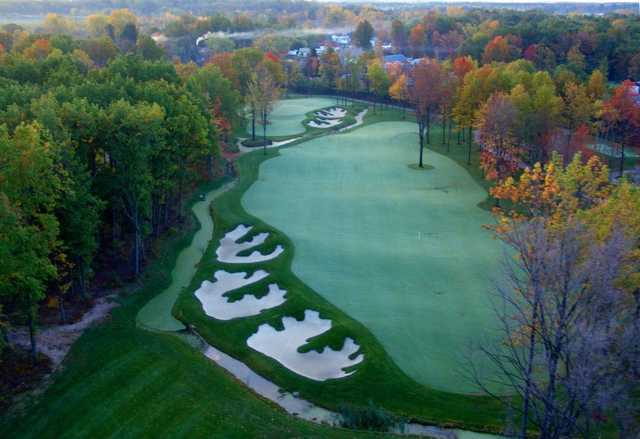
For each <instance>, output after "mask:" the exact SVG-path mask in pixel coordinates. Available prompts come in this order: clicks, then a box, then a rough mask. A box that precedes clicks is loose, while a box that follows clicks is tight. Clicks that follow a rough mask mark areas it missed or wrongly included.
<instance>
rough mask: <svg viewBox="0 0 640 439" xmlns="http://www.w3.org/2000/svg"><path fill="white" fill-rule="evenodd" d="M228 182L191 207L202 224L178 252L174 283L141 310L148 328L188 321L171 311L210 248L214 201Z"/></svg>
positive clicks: (172, 328) (174, 328)
mask: <svg viewBox="0 0 640 439" xmlns="http://www.w3.org/2000/svg"><path fill="white" fill-rule="evenodd" d="M230 184H231V183H228V184H227V185H225V186H223V187H221V188H218V189H215V190H211V191H210V192H208V193H207V195H206V196H203V198H202V199H201V200H200V201H197V202H196V203H194V204H193V207H192V208H191V210H192V212H193V214H194V216H195V218H196V220H197V221H198V223H199V224H200V228H199V229H198V231H197V232H196V233H195V235H194V236H193V239H192V241H191V244H190V245H189V246H187V247H185V248H184V249H182V251H180V253H179V254H178V258H177V260H176V264H175V267H174V268H173V270H172V271H171V283H170V284H169V286H168V287H167V288H166V289H164V290H163V291H162V292H160V293H159V294H158V295H157V296H155V297H154V298H153V299H151V300H150V301H149V302H148V303H147V304H146V305H145V306H144V307H143V308H142V309H141V310H140V312H139V313H138V315H137V317H136V320H137V322H138V323H139V324H140V325H142V326H143V327H144V328H147V329H151V330H154V331H169V332H170V331H180V330H182V329H184V328H185V327H184V325H183V324H182V323H181V322H179V321H178V320H176V318H175V317H173V316H172V315H171V309H172V308H173V304H174V303H175V301H176V298H177V297H178V294H180V291H181V290H182V289H183V288H185V287H187V286H188V285H189V283H190V282H191V278H193V275H194V274H195V272H196V269H197V265H198V263H199V262H200V260H201V259H202V255H203V254H204V251H205V250H206V248H207V244H208V242H209V239H210V238H211V235H212V234H213V219H212V218H211V214H210V212H209V207H210V206H211V202H212V201H213V200H214V199H215V198H216V197H217V196H218V195H219V194H221V193H222V192H224V191H225V190H226V189H227V188H228V186H229V185H230Z"/></svg>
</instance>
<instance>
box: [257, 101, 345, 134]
mask: <svg viewBox="0 0 640 439" xmlns="http://www.w3.org/2000/svg"><path fill="white" fill-rule="evenodd" d="M335 103H336V101H335V99H331V98H322V97H320V98H296V99H283V100H281V101H278V102H277V103H276V104H275V107H274V109H273V112H272V113H271V115H270V116H269V119H270V121H271V124H269V125H267V136H269V137H280V136H293V135H296V134H302V133H304V131H305V127H304V125H302V121H303V120H304V118H305V114H307V113H308V112H310V111H313V110H318V109H320V108H325V107H330V106H332V105H335ZM247 133H249V134H251V120H249V122H248V123H247ZM261 135H262V126H261V125H259V124H258V123H257V122H256V136H261Z"/></svg>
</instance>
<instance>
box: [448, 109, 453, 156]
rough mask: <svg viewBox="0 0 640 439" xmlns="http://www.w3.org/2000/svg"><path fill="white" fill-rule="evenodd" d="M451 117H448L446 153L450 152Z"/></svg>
mask: <svg viewBox="0 0 640 439" xmlns="http://www.w3.org/2000/svg"><path fill="white" fill-rule="evenodd" d="M451 119H452V118H451V116H449V135H448V136H447V152H450V151H451V129H452V126H451V125H452V121H451Z"/></svg>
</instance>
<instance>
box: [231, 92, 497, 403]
mask: <svg viewBox="0 0 640 439" xmlns="http://www.w3.org/2000/svg"><path fill="white" fill-rule="evenodd" d="M285 102H286V101H285ZM307 105H309V104H307ZM314 105H316V106H317V105H318V104H317V103H314ZM417 153H418V151H417V134H416V125H415V124H412V123H408V122H383V123H378V124H374V125H369V126H366V127H363V128H360V129H358V130H355V131H353V132H350V133H347V134H338V135H329V136H323V137H321V138H317V139H313V140H310V141H308V142H304V143H301V144H299V145H296V146H293V147H290V148H285V149H282V150H281V151H280V155H279V156H278V157H275V158H273V159H271V160H267V161H266V162H264V163H262V164H261V167H260V174H259V178H258V180H257V181H256V182H255V183H254V184H253V185H252V186H251V187H250V188H249V190H248V191H247V192H246V193H245V194H244V196H243V198H242V204H243V207H244V208H245V209H246V210H247V211H248V212H249V213H250V214H252V215H255V216H256V217H258V218H260V219H262V220H264V221H265V222H267V223H268V224H270V225H272V226H274V227H276V228H277V229H279V230H281V231H282V232H284V233H285V234H286V235H287V236H289V237H290V238H291V240H292V241H293V243H294V245H295V257H294V260H293V266H292V268H293V271H294V273H295V274H296V275H297V276H298V277H299V278H300V279H301V280H302V281H304V282H305V283H306V284H308V285H309V286H310V287H311V288H313V289H314V290H315V291H317V292H318V293H319V294H321V295H322V296H324V297H325V298H326V299H328V300H329V301H330V302H332V303H333V304H334V305H336V306H337V307H339V308H340V309H342V310H343V311H345V312H346V313H347V314H349V315H350V316H351V317H353V318H355V319H356V320H359V321H360V322H361V323H363V324H364V325H365V326H367V327H368V328H369V329H370V330H371V331H372V332H373V334H374V335H375V336H376V337H377V338H378V340H380V342H381V343H382V345H383V346H384V348H385V349H386V350H387V352H388V353H389V354H390V355H391V357H392V358H393V359H394V360H395V362H396V363H397V364H398V365H399V366H400V368H401V369H403V370H404V371H405V372H406V373H407V374H408V375H409V376H411V377H412V378H414V379H415V380H417V381H418V382H420V383H423V384H426V385H428V386H430V387H432V388H436V389H440V390H444V391H450V392H456V393H467V392H475V391H476V390H477V389H476V387H475V386H474V385H473V384H472V383H471V381H470V380H468V379H466V377H465V373H464V371H463V369H464V364H465V357H466V354H468V352H469V351H470V348H471V345H472V344H477V343H486V342H488V341H489V342H490V340H495V336H496V334H495V333H494V332H493V331H492V329H493V328H495V326H496V319H495V317H494V314H493V310H492V308H491V304H490V291H491V289H492V286H493V280H494V279H493V277H494V276H496V275H497V274H498V273H499V261H500V258H501V256H502V249H501V246H500V244H499V243H498V241H496V240H494V239H493V237H492V236H491V234H490V232H488V231H487V230H485V229H484V228H483V225H484V224H489V223H491V222H492V217H491V215H490V214H489V213H488V212H487V211H485V210H482V209H480V208H479V207H477V204H478V203H479V202H481V201H483V200H484V199H485V198H486V195H487V194H486V192H485V190H484V189H483V188H482V187H481V186H479V185H478V183H476V182H475V181H474V180H473V178H472V177H471V176H470V175H469V173H468V172H467V171H466V170H465V169H464V168H463V167H461V166H460V165H458V164H456V163H455V162H454V161H452V160H451V159H449V158H447V157H445V156H443V155H440V154H437V153H434V152H432V151H429V150H426V152H425V154H426V155H425V157H426V160H425V162H426V164H428V165H429V167H428V169H426V170H417V169H414V168H411V167H410V166H409V165H411V164H415V163H416V159H417ZM430 167H433V168H430ZM481 369H488V367H481Z"/></svg>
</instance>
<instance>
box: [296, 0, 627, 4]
mask: <svg viewBox="0 0 640 439" xmlns="http://www.w3.org/2000/svg"><path fill="white" fill-rule="evenodd" d="M307 1H310V2H314V1H315V2H318V3H406V4H429V3H506V4H509V3H514V4H530V5H535V4H554V3H566V4H618V3H624V4H640V1H638V0H605V1H601V0H582V1H577V0H538V1H535V0H307Z"/></svg>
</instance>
